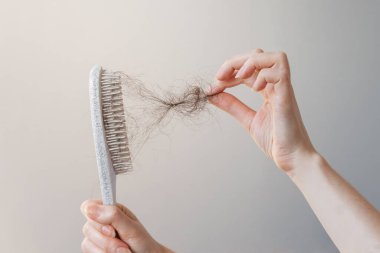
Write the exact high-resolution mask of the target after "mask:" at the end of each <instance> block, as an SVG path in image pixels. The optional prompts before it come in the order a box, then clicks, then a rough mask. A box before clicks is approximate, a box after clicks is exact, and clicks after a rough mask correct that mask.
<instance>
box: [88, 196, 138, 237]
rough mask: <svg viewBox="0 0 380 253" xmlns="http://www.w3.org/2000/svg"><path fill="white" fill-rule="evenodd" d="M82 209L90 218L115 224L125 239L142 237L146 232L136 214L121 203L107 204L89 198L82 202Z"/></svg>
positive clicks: (107, 223) (106, 223) (105, 223)
mask: <svg viewBox="0 0 380 253" xmlns="http://www.w3.org/2000/svg"><path fill="white" fill-rule="evenodd" d="M81 210H82V212H83V213H84V215H85V216H86V217H88V218H89V219H91V220H94V221H96V222H98V223H100V224H103V225H111V226H113V227H114V228H115V229H116V230H117V232H118V233H119V236H120V237H121V239H123V240H125V241H128V238H136V237H141V236H142V234H144V232H145V231H144V229H143V227H142V225H141V223H140V222H139V221H138V220H137V218H136V216H135V215H134V214H133V213H132V212H131V211H130V210H129V209H128V208H126V207H125V206H123V205H121V204H117V205H116V206H105V205H102V204H101V202H100V201H93V200H88V201H85V202H84V203H83V204H82V207H81Z"/></svg>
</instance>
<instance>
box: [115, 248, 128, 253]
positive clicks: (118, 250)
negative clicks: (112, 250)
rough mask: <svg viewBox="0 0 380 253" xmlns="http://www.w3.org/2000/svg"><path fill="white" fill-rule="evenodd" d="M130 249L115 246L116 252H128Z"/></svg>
mask: <svg viewBox="0 0 380 253" xmlns="http://www.w3.org/2000/svg"><path fill="white" fill-rule="evenodd" d="M130 252H131V251H130V250H129V249H127V248H121V247H120V248H117V249H116V253H130Z"/></svg>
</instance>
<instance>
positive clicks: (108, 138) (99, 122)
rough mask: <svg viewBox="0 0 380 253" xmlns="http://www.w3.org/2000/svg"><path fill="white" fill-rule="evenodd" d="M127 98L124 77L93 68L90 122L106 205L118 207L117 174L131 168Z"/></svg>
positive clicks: (117, 73) (91, 75) (98, 67)
mask: <svg viewBox="0 0 380 253" xmlns="http://www.w3.org/2000/svg"><path fill="white" fill-rule="evenodd" d="M124 99H125V98H124V96H123V89H122V74H121V73H120V72H112V71H107V70H105V69H103V68H102V67H101V66H94V67H93V68H92V69H91V72H90V105H91V119H92V129H93V135H94V141H95V151H96V159H97V164H98V172H99V181H100V189H101V193H102V200H103V204H104V205H115V204H116V175H118V174H122V173H125V172H127V171H128V170H130V169H131V168H132V161H131V154H130V151H129V147H128V137H127V126H126V123H125V112H124V105H123V104H124Z"/></svg>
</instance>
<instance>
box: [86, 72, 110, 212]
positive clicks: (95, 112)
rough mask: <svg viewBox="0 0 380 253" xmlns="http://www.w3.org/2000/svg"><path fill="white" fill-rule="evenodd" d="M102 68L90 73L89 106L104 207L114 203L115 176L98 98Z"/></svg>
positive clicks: (99, 98)
mask: <svg viewBox="0 0 380 253" xmlns="http://www.w3.org/2000/svg"><path fill="white" fill-rule="evenodd" d="M101 71H102V68H101V67H100V66H95V67H93V68H92V70H91V72H90V106H91V119H92V130H93V136H94V142H95V152H96V161H97V164H98V174H99V181H100V190H101V193H102V200H103V204H104V205H115V203H116V175H115V172H114V169H113V167H112V162H111V156H110V153H109V151H108V146H107V143H106V137H105V134H104V133H105V131H104V125H103V122H104V121H103V115H102V107H101V105H102V104H101V97H100V77H101Z"/></svg>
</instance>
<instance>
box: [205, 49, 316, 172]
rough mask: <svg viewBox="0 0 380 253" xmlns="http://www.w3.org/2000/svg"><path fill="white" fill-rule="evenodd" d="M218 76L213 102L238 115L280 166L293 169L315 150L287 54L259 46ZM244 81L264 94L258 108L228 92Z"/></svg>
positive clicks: (212, 91) (235, 59)
mask: <svg viewBox="0 0 380 253" xmlns="http://www.w3.org/2000/svg"><path fill="white" fill-rule="evenodd" d="M216 79H217V81H216V82H215V83H214V84H213V85H212V86H210V88H209V90H208V91H207V94H208V95H212V96H209V101H210V102H211V103H212V104H214V105H215V106H217V107H219V108H220V109H222V110H224V111H226V112H227V113H229V114H231V115H232V116H233V117H234V118H236V119H237V120H238V121H239V122H240V124H241V125H242V126H243V127H244V128H245V129H246V130H247V131H248V132H249V134H250V135H251V136H252V138H253V139H254V140H255V141H256V143H257V145H258V146H259V147H260V148H261V149H262V150H263V151H264V152H265V154H267V155H268V156H269V157H271V158H273V160H274V162H275V163H276V165H277V166H278V167H279V168H281V169H282V170H284V171H286V172H289V171H291V170H292V169H293V168H294V167H295V165H296V164H297V163H299V162H300V161H299V159H303V158H305V156H309V155H311V154H313V153H315V150H314V148H313V146H312V144H311V142H310V139H309V137H308V134H307V132H306V129H305V127H304V125H303V122H302V119H301V115H300V112H299V110H298V106H297V102H296V99H295V96H294V92H293V88H292V85H291V82H290V69H289V64H288V59H287V56H286V54H285V53H283V52H279V53H272V52H263V51H262V50H261V49H256V50H255V51H254V52H252V53H249V54H244V55H239V56H235V57H233V58H231V59H229V60H227V61H226V62H225V63H224V64H223V65H222V66H221V67H220V69H219V71H218V72H217V75H216ZM241 83H244V84H245V85H247V86H248V87H249V88H252V89H253V90H255V91H257V92H260V93H261V95H262V96H263V99H264V102H263V104H262V106H261V107H260V108H259V109H258V110H257V111H255V110H253V109H251V108H249V107H248V106H247V105H245V104H244V103H242V102H241V101H240V100H239V99H237V98H236V97H235V96H233V95H231V94H229V93H226V92H224V90H225V89H226V88H230V87H233V86H236V85H239V84H241Z"/></svg>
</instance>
